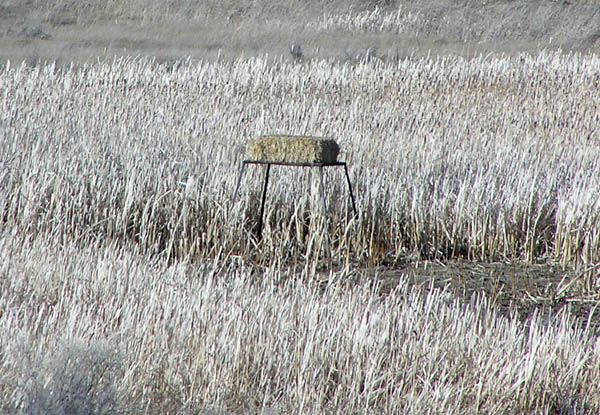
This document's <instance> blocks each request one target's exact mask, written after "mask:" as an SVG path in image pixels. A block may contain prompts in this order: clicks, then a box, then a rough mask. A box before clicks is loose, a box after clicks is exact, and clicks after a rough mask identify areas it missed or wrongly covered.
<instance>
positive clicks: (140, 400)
mask: <svg viewBox="0 0 600 415" xmlns="http://www.w3.org/2000/svg"><path fill="white" fill-rule="evenodd" d="M599 69H600V60H599V59H598V57H597V56H594V55H591V56H590V55H578V54H572V55H563V54H555V53H541V54H539V55H535V56H530V55H519V56H514V57H497V56H496V57H494V56H491V57H490V56H488V57H480V58H478V59H474V60H465V59H461V58H456V57H448V58H423V59H405V60H401V61H398V62H394V63H392V62H387V63H385V62H382V61H372V62H367V61H364V62H360V63H346V64H340V63H339V62H334V61H331V62H330V61H305V62H302V63H288V62H284V61H281V60H272V59H271V60H268V59H266V58H253V59H235V60H219V61H217V62H207V61H200V62H192V61H191V60H188V61H178V62H175V63H171V64H158V63H156V62H154V61H152V60H145V59H132V58H124V59H115V60H114V61H98V62H94V63H89V64H87V65H82V66H77V65H71V66H69V67H61V66H58V65H54V64H45V65H39V66H36V67H30V66H27V65H17V66H8V67H5V68H3V69H2V71H1V72H0V108H1V111H0V143H1V144H0V188H2V192H0V221H1V222H0V223H1V227H2V233H1V234H0V293H1V295H0V356H1V358H0V396H2V398H3V399H0V411H1V412H7V413H15V412H17V413H43V412H46V413H65V412H66V413H82V414H83V413H86V414H87V413H202V412H205V413H214V412H216V413H221V412H224V413H240V412H248V413H257V412H262V413H342V412H343V413H428V412H434V411H435V412H440V413H586V414H587V413H590V414H592V413H598V411H600V401H599V400H598V396H600V390H598V385H599V384H600V382H599V379H600V359H599V356H600V348H599V343H598V338H597V337H596V336H594V334H593V333H592V330H590V326H594V324H593V322H591V319H593V318H595V316H594V311H592V312H591V313H590V314H589V317H588V318H589V319H590V320H589V321H576V320H574V318H573V317H572V316H571V315H570V314H569V309H568V307H565V309H564V310H562V311H561V312H559V313H558V315H555V316H554V317H552V318H550V317H545V316H543V315H542V314H535V315H533V316H532V318H530V319H529V320H527V321H525V322H520V321H519V320H518V319H517V317H516V316H515V317H513V318H506V317H501V316H499V315H497V314H496V311H494V309H493V306H492V305H491V303H490V299H489V298H487V297H484V296H479V297H473V298H472V299H470V301H469V302H468V304H466V305H465V304H464V302H463V301H462V300H461V299H457V298H455V297H453V296H452V295H451V293H450V292H449V291H444V290H439V289H431V290H422V289H420V288H418V287H410V286H409V285H408V284H407V282H406V281H405V280H403V279H401V280H400V282H399V284H398V286H397V287H396V288H395V289H393V290H391V292H390V293H388V294H386V295H381V294H380V291H379V290H378V288H377V287H374V286H372V284H371V283H368V282H367V283H363V282H361V278H360V276H358V277H357V276H356V274H357V272H356V271H355V269H356V268H357V267H358V266H362V265H365V264H382V263H384V264H393V263H394V262H395V261H404V260H405V259H406V258H407V257H410V258H422V259H448V258H457V257H463V258H466V259H471V260H486V261H487V260H492V259H501V260H524V261H529V262H535V261H548V262H555V263H558V264H561V265H562V266H564V267H580V268H581V269H588V270H590V276H589V278H588V277H586V280H585V281H586V283H589V284H588V288H587V289H588V290H596V291H597V288H598V285H597V283H598V281H597V272H596V271H597V270H598V268H597V265H595V264H598V261H599V260H600V221H599V215H600V196H599V195H600V188H599V186H600V185H599V183H600V166H599V164H600V163H599V162H598V160H600V141H599V140H600V139H599V137H600V136H599V134H598V125H599V124H598V117H599V116H598V114H600V111H598V103H600V99H599V98H600V97H599V96H598V91H599V90H600V89H599V88H598V82H599V78H598V73H599ZM265 132H269V133H272V132H275V133H281V134H296V135H310V136H326V137H333V138H335V139H336V140H337V141H338V143H339V144H340V146H341V150H342V152H341V155H340V159H341V160H345V161H348V162H349V165H350V169H351V175H352V178H353V184H354V186H355V190H356V195H357V199H358V205H359V212H360V215H359V217H358V218H356V219H353V218H352V213H351V212H352V209H351V206H350V205H349V200H348V199H347V197H346V193H345V192H346V188H345V182H344V178H343V177H342V175H341V174H339V173H335V172H332V173H331V174H330V175H328V179H327V183H326V185H327V186H326V187H327V189H329V195H328V200H327V206H329V208H330V215H329V217H328V220H327V221H324V218H323V216H322V213H321V212H320V211H319V209H316V208H315V206H313V205H315V203H318V202H319V200H318V192H317V188H316V183H315V181H313V180H311V176H310V174H309V173H307V172H306V171H300V170H299V169H297V170H296V169H283V168H282V169H277V170H276V171H275V172H274V180H273V182H272V187H271V189H270V193H269V199H268V200H269V201H268V204H267V210H266V219H267V220H266V224H265V230H264V234H263V239H262V241H256V240H255V238H254V237H253V236H252V229H253V226H254V222H255V220H256V216H257V214H258V196H259V195H258V190H259V188H260V179H261V175H260V174H259V173H260V172H259V171H254V174H253V175H248V178H247V180H245V182H244V183H243V189H244V194H243V197H242V198H241V200H240V201H239V202H238V203H237V204H235V205H232V201H231V198H232V192H233V190H234V186H235V181H236V179H237V173H238V167H239V163H240V162H241V160H243V158H244V157H245V146H244V144H245V143H246V140H247V139H248V138H249V137H254V136H258V135H261V134H264V133H265ZM326 235H329V237H327V236H326ZM325 252H328V253H329V254H330V255H331V257H330V258H328V259H329V260H330V261H331V262H330V263H329V265H332V266H333V269H336V270H337V271H330V272H329V274H328V275H326V278H325V280H322V279H321V277H322V276H323V274H317V272H316V270H317V269H318V268H319V267H321V266H322V265H323V263H324V261H323V259H324V253H325ZM594 273H595V274H594ZM319 275H320V276H321V277H320V276H319ZM582 278H583V277H582ZM357 281H358V282H357ZM565 284H567V285H566V286H565V287H568V286H570V284H569V283H567V282H565ZM565 287H562V288H564V289H565V290H566V289H567V288H565ZM562 288H561V289H562ZM590 298H593V299H594V301H597V295H596V296H593V297H590Z"/></svg>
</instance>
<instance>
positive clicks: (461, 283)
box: [368, 260, 600, 335]
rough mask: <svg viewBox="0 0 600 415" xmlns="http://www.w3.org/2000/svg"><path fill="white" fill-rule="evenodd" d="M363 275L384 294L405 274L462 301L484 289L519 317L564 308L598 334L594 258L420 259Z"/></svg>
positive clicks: (599, 278) (599, 274)
mask: <svg viewBox="0 0 600 415" xmlns="http://www.w3.org/2000/svg"><path fill="white" fill-rule="evenodd" d="M368 275H369V277H368V278H370V279H372V280H373V281H375V282H377V283H378V284H379V286H380V290H381V293H382V294H384V295H385V294H387V293H389V292H391V291H392V290H393V289H394V288H395V287H396V286H397V285H398V281H399V280H400V279H401V278H404V277H406V278H408V281H409V282H410V284H413V285H419V286H422V287H423V289H424V290H431V289H436V288H445V289H447V290H448V291H449V292H451V293H452V294H453V295H454V296H456V297H457V298H460V299H462V300H463V301H465V303H469V302H471V301H472V300H473V299H474V298H475V297H476V296H478V295H485V296H487V297H488V298H489V299H490V300H491V301H490V303H491V304H492V305H493V306H494V307H495V308H496V309H497V311H498V312H499V313H500V314H501V315H504V316H512V315H513V314H515V313H516V315H517V316H518V317H519V319H521V320H523V321H525V320H527V319H529V318H530V317H531V316H532V315H533V314H534V313H538V314H540V315H542V316H544V317H545V318H547V319H548V321H551V320H552V318H553V317H554V316H555V315H556V314H557V313H558V312H559V311H561V310H563V309H565V308H567V309H568V310H569V312H570V313H572V314H573V315H574V316H576V317H577V319H576V324H581V325H583V326H586V325H589V327H590V329H591V332H592V333H594V334H595V335H600V315H599V314H598V313H597V309H598V307H599V305H600V292H599V291H598V285H599V283H600V264H597V265H595V266H588V267H585V266H582V267H579V268H575V269H563V268H561V267H559V266H555V265H549V264H525V263H517V262H506V263H505V262H494V263H482V262H473V261H466V260H455V261H450V262H445V263H442V262H431V261H422V262H413V263H410V264H407V265H405V266H403V267H400V268H396V269H373V270H370V271H369V272H368Z"/></svg>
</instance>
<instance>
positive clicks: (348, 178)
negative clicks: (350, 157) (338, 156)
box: [344, 163, 358, 218]
mask: <svg viewBox="0 0 600 415" xmlns="http://www.w3.org/2000/svg"><path fill="white" fill-rule="evenodd" d="M344 172H345V173H346V180H347V181H348V191H349V192H350V200H352V210H353V211H354V217H356V218H358V211H357V210H356V203H355V202H354V194H353V193H352V183H351V182H350V175H349V174H348V166H347V165H346V164H345V163H344Z"/></svg>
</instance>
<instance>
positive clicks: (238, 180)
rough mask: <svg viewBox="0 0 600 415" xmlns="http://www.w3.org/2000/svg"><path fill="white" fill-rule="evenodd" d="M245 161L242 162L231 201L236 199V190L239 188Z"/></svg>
mask: <svg viewBox="0 0 600 415" xmlns="http://www.w3.org/2000/svg"><path fill="white" fill-rule="evenodd" d="M246 164H247V163H246V162H245V161H244V162H243V163H242V167H241V168H240V174H239V175H238V179H237V183H236V185H235V192H233V203H234V204H235V201H236V200H237V196H238V191H239V190H240V185H241V184H242V176H244V170H246Z"/></svg>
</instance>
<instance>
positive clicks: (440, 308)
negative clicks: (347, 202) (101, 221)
mask: <svg viewBox="0 0 600 415" xmlns="http://www.w3.org/2000/svg"><path fill="white" fill-rule="evenodd" d="M26 239H27V238H26ZM0 258H3V259H2V263H1V272H2V279H0V283H1V285H0V288H1V289H2V293H3V295H2V297H0V310H3V313H2V315H1V316H0V329H1V332H2V333H3V334H2V335H1V336H0V350H1V351H2V355H3V356H4V358H3V364H2V366H1V368H0V380H1V383H0V387H1V389H0V390H1V393H2V395H3V399H2V400H1V402H2V403H1V404H0V405H1V406H0V410H2V411H3V412H5V413H14V412H16V411H20V412H21V413H28V414H32V413H69V414H89V413H109V414H110V413H207V414H210V413H275V414H279V413H282V414H283V413H315V414H317V413H390V414H397V413H431V412H435V413H453V414H464V413H578V414H583V413H590V414H591V413H597V412H598V409H599V408H600V401H599V396H600V390H599V382H598V379H599V378H600V343H599V342H598V340H597V339H596V338H592V337H591V336H589V335H588V333H586V331H585V327H581V326H580V327H579V328H572V325H573V321H572V319H571V318H570V317H569V316H568V314H567V313H562V314H560V315H559V316H557V317H556V318H555V319H554V320H553V321H547V320H546V319H545V318H543V317H542V316H541V315H535V316H534V317H533V318H532V319H531V320H529V321H528V322H527V323H526V324H521V323H519V322H518V321H516V320H515V319H506V318H501V317H498V316H497V315H496V314H495V312H494V311H493V310H492V309H491V307H490V305H489V303H488V302H487V300H486V299H485V298H477V297H475V298H473V300H472V301H471V302H470V304H469V305H463V304H462V303H461V301H460V300H458V299H455V298H453V297H452V296H451V295H450V294H449V293H448V292H446V291H440V290H434V291H431V292H429V293H428V294H427V293H424V292H423V291H421V290H419V289H417V288H414V287H413V288H410V287H409V286H408V285H407V284H406V283H405V282H404V281H400V283H399V284H398V286H397V287H396V289H395V290H394V291H393V292H392V293H390V294H389V295H387V296H385V297H379V296H378V294H377V290H376V288H374V287H370V286H369V285H366V284H360V283H359V284H356V283H355V282H352V280H353V278H352V276H351V275H348V274H344V273H339V274H330V275H329V279H328V281H326V282H321V283H319V282H318V281H316V280H312V281H311V282H305V281H301V280H295V279H290V278H289V276H288V275H286V274H285V273H282V270H281V269H278V268H277V267H272V268H269V269H265V270H264V272H262V273H261V274H260V275H259V274H258V273H257V272H255V271H256V270H254V271H253V270H252V269H251V268H247V267H245V266H243V265H242V264H240V263H230V264H229V265H223V263H219V265H218V266H217V265H216V264H209V265H206V266H199V265H198V264H195V265H192V264H186V263H181V262H178V263H173V264H171V265H168V264H167V263H166V262H164V261H160V260H151V259H149V258H147V257H142V256H139V255H134V254H131V253H129V252H127V250H126V249H123V248H117V247H116V246H114V245H113V246H110V247H106V246H100V245H91V246H89V247H86V248H83V249H81V248H80V247H77V246H74V245H72V244H67V245H58V244H57V243H56V241H55V240H53V239H47V238H36V239H35V240H34V241H32V242H27V241H23V238H19V237H15V236H11V235H8V234H6V233H5V234H3V235H2V237H1V238H0Z"/></svg>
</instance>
